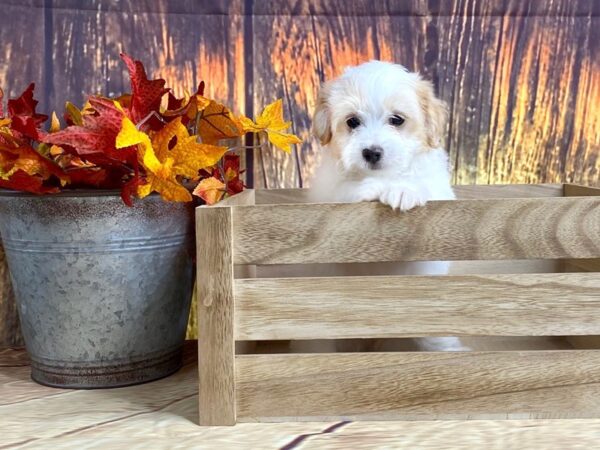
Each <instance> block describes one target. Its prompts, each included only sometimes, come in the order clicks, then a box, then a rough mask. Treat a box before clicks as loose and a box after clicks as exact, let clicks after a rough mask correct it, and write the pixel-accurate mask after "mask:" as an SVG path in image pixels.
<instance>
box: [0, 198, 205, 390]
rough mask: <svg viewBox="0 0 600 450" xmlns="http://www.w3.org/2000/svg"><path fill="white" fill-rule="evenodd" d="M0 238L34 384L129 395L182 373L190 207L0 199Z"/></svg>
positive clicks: (188, 291)
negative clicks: (118, 389) (124, 389)
mask: <svg viewBox="0 0 600 450" xmlns="http://www.w3.org/2000/svg"><path fill="white" fill-rule="evenodd" d="M0 233H1V235H2V241H3V245H4V250H5V252H6V256H7V260H8V266H9V269H10V273H11V280H12V283H13V288H14V291H15V297H16V300H17V303H18V309H19V316H20V319H21V326H22V332H23V336H24V338H25V345H26V346H27V350H28V352H29V355H30V357H31V364H32V367H31V377H32V378H33V379H34V380H35V381H37V382H39V383H41V384H45V385H49V386H57V387H68V388H105V387H115V386H126V385H131V384H137V383H143V382H146V381H150V380H154V379H157V378H161V377H164V376H167V375H169V374H171V373H173V372H175V371H177V369H179V368H180V367H181V364H182V346H183V341H184V339H185V331H186V324H187V320H188V315H189V308H190V299H191V293H192V261H191V255H192V248H191V247H192V246H193V207H192V205H190V204H183V203H167V202H164V201H162V200H161V199H160V197H158V196H149V197H146V198H145V199H143V200H139V201H137V202H136V205H135V206H134V207H133V208H129V207H127V206H125V205H124V204H123V202H122V201H121V199H120V197H119V195H118V193H117V192H114V191H88V192H82V191H74V192H73V193H60V194H56V195H46V196H35V195H29V194H23V193H17V192H12V191H0Z"/></svg>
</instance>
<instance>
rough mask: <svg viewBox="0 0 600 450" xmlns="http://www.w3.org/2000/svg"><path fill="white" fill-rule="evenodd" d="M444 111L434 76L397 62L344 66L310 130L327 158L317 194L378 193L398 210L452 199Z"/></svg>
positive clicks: (353, 197) (360, 197) (323, 95)
mask: <svg viewBox="0 0 600 450" xmlns="http://www.w3.org/2000/svg"><path fill="white" fill-rule="evenodd" d="M446 117H447V113H446V106H445V104H444V102H442V101H441V100H439V99H438V98H436V96H435V94H434V91H433V87H432V85H431V83H430V82H429V81H426V80H424V79H422V78H421V77H420V76H419V75H418V74H416V73H411V72H409V71H407V70H406V69H405V68H404V67H402V66H400V65H398V64H392V63H388V62H382V61H370V62H368V63H365V64H361V65H360V66H356V67H350V68H348V69H346V71H345V72H344V73H343V75H342V76H341V77H340V78H338V79H335V80H333V81H329V82H327V83H325V85H324V86H323V87H322V89H321V91H320V92H319V96H318V99H317V106H316V109H315V113H314V118H313V132H314V134H315V136H316V137H317V138H318V139H319V141H320V142H321V145H322V146H323V158H322V161H321V165H320V167H319V168H318V170H317V172H316V176H315V178H314V179H313V182H312V186H311V195H312V199H313V200H315V201H319V202H331V201H333V202H360V201H371V200H377V201H380V202H382V203H385V204H387V205H390V206H391V207H392V208H394V209H399V210H401V211H406V210H409V209H411V208H414V207H415V206H421V205H424V204H425V203H426V202H427V201H429V200H451V199H454V198H455V197H454V193H453V192H452V188H451V186H450V171H449V170H448V156H447V154H446V152H445V150H444V149H443V148H442V140H443V135H444V131H445V128H446Z"/></svg>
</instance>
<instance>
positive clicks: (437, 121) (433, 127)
mask: <svg viewBox="0 0 600 450" xmlns="http://www.w3.org/2000/svg"><path fill="white" fill-rule="evenodd" d="M417 95H418V96H419V102H420V103H421V109H422V110H423V116H424V117H425V129H426V131H425V132H426V137H427V145H428V146H430V147H431V148H438V147H441V146H442V145H443V143H444V138H445V135H446V122H447V121H448V107H447V105H446V102H444V101H443V100H440V99H439V98H437V97H436V95H435V92H434V90H433V84H431V82H429V81H427V80H419V83H418V84H417Z"/></svg>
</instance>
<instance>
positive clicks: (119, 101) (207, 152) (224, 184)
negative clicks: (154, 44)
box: [0, 54, 300, 206]
mask: <svg viewBox="0 0 600 450" xmlns="http://www.w3.org/2000/svg"><path fill="white" fill-rule="evenodd" d="M121 59H122V60H123V61H124V63H125V64H126V66H127V69H128V71H129V76H130V80H131V93H128V94H123V95H121V96H119V97H116V98H111V97H103V96H100V95H92V96H89V98H88V100H87V102H86V103H85V105H83V107H82V108H81V109H79V108H77V107H76V106H75V105H73V104H72V103H69V102H67V103H66V106H65V112H64V115H63V118H64V122H65V126H64V128H63V127H61V122H60V120H59V119H58V117H57V115H56V114H55V113H53V114H52V117H51V119H50V126H49V129H48V130H47V131H45V130H44V129H43V127H44V124H45V123H46V122H47V121H48V118H49V117H48V116H47V115H44V114H40V113H38V112H36V105H37V104H38V102H37V101H36V100H35V99H34V85H33V84H31V85H30V86H29V87H28V88H27V89H26V90H25V92H23V94H22V95H21V96H20V97H18V98H16V99H10V100H8V102H7V108H6V111H5V110H4V108H3V106H2V104H3V101H2V100H3V95H2V91H1V90H0V187H2V188H8V189H13V190H18V191H26V192H31V193H35V194H48V193H56V192H60V191H65V190H70V189H78V188H96V189H120V191H121V197H122V199H123V201H124V202H125V204H127V205H129V206H131V205H132V204H133V197H137V198H143V197H146V196H147V195H149V194H150V193H152V192H157V193H159V194H160V195H161V197H162V198H163V199H164V200H167V201H178V202H187V201H191V200H192V199H193V195H195V196H198V197H200V198H201V199H203V200H204V202H205V203H206V204H214V203H216V202H218V201H219V200H221V199H223V198H225V197H227V196H231V195H234V194H236V193H239V192H241V191H242V190H243V189H244V187H245V186H244V184H243V182H242V180H241V178H240V175H241V174H240V160H239V155H238V154H237V153H236V152H235V151H236V150H239V149H240V148H241V147H239V146H234V147H228V146H225V145H222V143H223V142H231V141H232V140H239V139H240V138H241V137H243V136H245V135H246V134H248V133H253V134H255V135H256V137H257V141H259V142H260V141H262V142H266V141H268V142H270V143H271V144H272V145H273V146H275V147H277V148H279V149H281V150H283V151H285V152H288V153H289V152H290V151H291V145H293V144H296V143H299V142H300V139H298V137H296V136H295V135H293V134H288V133H286V132H285V130H286V129H287V128H289V126H290V122H286V121H285V120H284V119H283V107H282V101H281V100H277V101H275V102H274V103H272V104H270V105H268V106H267V107H266V108H265V109H264V111H263V112H262V113H261V114H260V115H259V116H258V117H257V118H256V121H253V120H251V119H249V118H247V117H244V116H237V115H235V114H233V113H232V111H231V110H230V109H229V108H227V107H226V106H225V105H222V104H220V103H218V102H216V101H215V100H213V99H210V98H207V97H205V96H204V86H205V84H204V82H202V83H200V85H199V86H198V88H197V90H196V91H195V92H194V93H193V94H186V95H184V96H183V98H177V97H175V96H174V95H173V93H172V91H171V90H170V89H168V88H166V87H165V80H163V79H155V80H149V79H148V78H147V75H146V71H145V69H144V66H143V65H142V63H141V62H140V61H136V60H133V59H132V58H131V57H129V56H128V55H125V54H122V55H121Z"/></svg>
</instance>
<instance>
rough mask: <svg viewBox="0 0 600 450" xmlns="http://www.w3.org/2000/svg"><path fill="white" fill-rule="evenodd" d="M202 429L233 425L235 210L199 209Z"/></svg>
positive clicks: (199, 339)
mask: <svg viewBox="0 0 600 450" xmlns="http://www.w3.org/2000/svg"><path fill="white" fill-rule="evenodd" d="M196 231H197V236H198V241H197V255H198V271H197V275H196V279H197V291H198V294H197V298H198V355H199V356H198V360H199V374H198V376H199V383H200V384H199V385H200V388H199V394H198V396H199V403H200V406H199V414H200V425H234V424H235V395H236V394H235V379H234V354H235V341H234V339H233V332H234V331H233V323H234V322H233V321H234V318H233V315H234V304H233V263H232V253H231V252H232V248H231V242H232V233H231V209H229V208H197V209H196Z"/></svg>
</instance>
